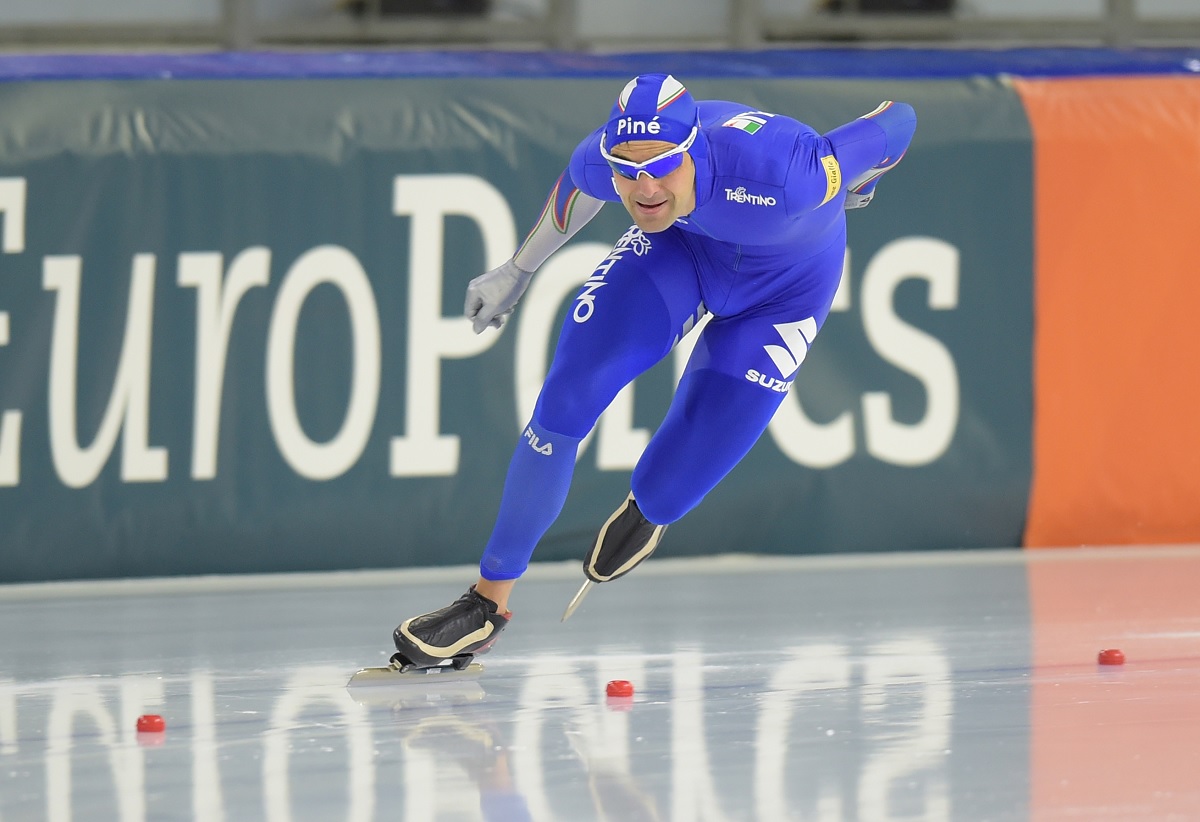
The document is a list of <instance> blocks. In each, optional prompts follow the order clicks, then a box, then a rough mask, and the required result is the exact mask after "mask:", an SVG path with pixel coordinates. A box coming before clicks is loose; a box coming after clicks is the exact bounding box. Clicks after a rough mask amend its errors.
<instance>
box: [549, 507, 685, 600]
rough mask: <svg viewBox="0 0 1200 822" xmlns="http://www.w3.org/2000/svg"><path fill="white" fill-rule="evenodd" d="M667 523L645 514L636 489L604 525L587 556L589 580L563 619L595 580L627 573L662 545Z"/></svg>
mask: <svg viewBox="0 0 1200 822" xmlns="http://www.w3.org/2000/svg"><path fill="white" fill-rule="evenodd" d="M666 530H667V526H665V525H655V524H654V523H653V522H651V521H650V520H648V519H646V518H645V517H644V516H643V515H642V511H641V509H640V508H638V504H637V500H635V499H634V498H633V494H632V492H631V493H630V494H629V496H628V497H626V498H625V501H624V502H622V503H621V505H620V506H619V507H618V508H617V510H616V511H614V512H613V514H612V516H611V517H609V518H608V521H607V522H605V523H604V525H603V526H601V528H600V533H599V534H597V535H596V541H595V542H594V543H592V547H591V548H590V549H589V550H588V552H587V555H586V556H584V558H583V575H584V576H586V577H587V582H585V583H583V587H582V588H580V589H579V592H578V593H577V594H575V598H574V599H572V600H571V604H570V605H568V606H567V610H566V613H564V614H563V622H566V621H567V617H569V616H571V614H573V613H575V609H576V608H578V607H579V603H581V602H583V598H584V597H585V596H587V593H588V591H589V590H591V587H592V585H593V584H595V583H599V582H608V581H610V580H614V579H617V578H618V577H623V576H625V575H626V574H628V573H629V572H630V571H632V570H633V569H634V568H636V567H637V566H638V565H640V564H641V563H642V562H644V561H645V560H646V559H647V558H648V557H649V556H650V555H651V554H652V553H654V549H655V548H657V547H658V543H659V541H660V540H661V539H662V535H663V532H664V531H666Z"/></svg>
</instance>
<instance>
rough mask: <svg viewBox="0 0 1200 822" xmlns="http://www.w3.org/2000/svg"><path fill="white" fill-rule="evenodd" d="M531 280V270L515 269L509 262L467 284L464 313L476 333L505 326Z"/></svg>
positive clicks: (514, 265) (515, 265) (515, 266)
mask: <svg viewBox="0 0 1200 822" xmlns="http://www.w3.org/2000/svg"><path fill="white" fill-rule="evenodd" d="M532 277H533V272H532V271H525V270H523V269H520V268H517V264H516V263H514V262H513V261H512V260H509V261H508V262H506V263H505V264H504V265H502V266H500V267H499V268H493V269H492V270H491V271H489V272H487V273H486V274H480V275H479V276H478V277H476V278H475V279H473V280H471V282H470V283H468V284H467V299H466V302H465V303H463V313H464V314H466V315H467V319H468V320H470V321H471V325H472V327H474V329H475V333H476V334H481V333H483V329H485V328H487V327H488V326H489V325H490V326H491V327H492V328H499V327H500V326H502V325H504V321H505V320H507V319H508V318H509V315H511V314H512V312H513V306H515V305H516V304H517V300H519V299H521V295H522V294H524V293H525V289H526V288H528V287H529V280H530V278H532Z"/></svg>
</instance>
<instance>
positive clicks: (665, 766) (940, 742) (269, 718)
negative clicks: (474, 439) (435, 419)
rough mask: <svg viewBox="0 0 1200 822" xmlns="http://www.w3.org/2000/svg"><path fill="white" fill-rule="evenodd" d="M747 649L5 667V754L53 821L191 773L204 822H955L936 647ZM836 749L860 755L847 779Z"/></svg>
mask: <svg viewBox="0 0 1200 822" xmlns="http://www.w3.org/2000/svg"><path fill="white" fill-rule="evenodd" d="M747 659H748V657H746V656H745V655H736V656H735V657H733V658H730V656H729V655H727V654H726V655H722V656H714V657H707V656H706V655H705V653H704V651H703V650H702V649H700V648H687V647H683V648H679V649H677V650H676V651H675V652H674V653H672V654H668V655H654V656H651V655H642V654H638V653H636V652H630V651H628V650H624V651H621V652H613V653H600V654H598V655H597V656H595V657H586V658H580V657H573V656H568V655H564V654H545V655H541V656H535V657H533V658H530V659H527V660H522V661H521V664H520V665H519V666H516V665H513V664H506V663H504V661H503V658H502V657H497V658H496V660H495V661H496V663H497V664H494V665H490V666H489V669H488V673H487V674H486V675H485V676H484V677H483V678H482V679H481V680H476V681H471V680H465V681H462V682H453V681H449V680H446V681H440V682H438V683H436V685H435V684H429V685H425V686H418V687H413V686H412V684H411V683H410V682H405V683H404V684H403V685H402V686H401V687H397V688H391V687H370V688H355V689H350V690H349V691H348V690H347V689H346V688H345V687H344V682H345V674H346V672H345V671H343V670H340V669H336V668H332V667H319V668H312V667H304V668H297V669H294V670H290V671H283V672H280V673H273V674H271V675H269V676H268V675H261V676H260V677H259V678H258V679H255V680H252V681H249V682H248V681H247V680H246V679H245V678H241V679H235V678H228V679H222V678H221V677H220V676H218V675H214V674H213V673H212V672H210V671H195V672H193V673H192V674H190V675H189V676H187V677H176V678H161V677H156V676H128V677H121V678H119V679H103V678H98V677H92V678H78V679H69V680H61V681H56V682H52V683H32V684H28V685H23V684H21V683H15V682H11V681H10V682H7V683H4V684H3V685H2V686H0V745H2V746H3V747H2V748H0V750H2V751H3V754H4V757H5V760H4V763H5V764H9V765H12V764H14V763H15V761H16V760H20V761H22V762H28V761H29V758H30V757H33V756H39V757H40V758H41V759H42V760H43V768H42V770H43V771H44V791H43V792H42V795H43V796H44V797H45V803H46V804H45V815H46V818H47V819H49V820H50V821H51V822H65V820H71V819H74V818H113V819H119V820H122V822H126V821H131V820H143V819H147V818H153V817H154V815H155V814H154V813H153V812H152V811H153V809H152V808H151V804H150V803H151V802H152V801H158V799H157V798H158V797H161V796H163V795H164V794H170V795H171V796H172V797H173V801H172V802H171V807H173V808H175V809H176V810H178V809H179V808H180V807H188V802H187V800H186V799H185V798H184V797H181V796H180V795H179V791H178V790H175V791H174V793H172V789H173V788H177V787H178V786H180V785H183V786H185V787H186V790H187V793H188V794H190V800H191V801H190V811H191V816H192V817H193V818H195V819H198V820H205V821H206V822H209V821H210V820H215V822H222V820H225V819H233V818H245V817H246V815H247V814H249V815H250V816H257V817H260V818H263V819H266V820H270V822H290V820H292V819H296V818H313V817H314V816H316V817H319V818H338V819H349V820H355V821H356V822H358V821H360V820H363V821H365V820H372V819H383V818H393V817H395V816H401V817H402V818H404V819H406V820H409V821H410V822H426V821H427V820H428V822H434V821H435V820H437V819H442V818H446V816H447V815H449V816H453V817H454V818H465V819H471V818H478V819H487V820H489V822H490V820H495V819H508V820H516V822H521V821H522V820H526V819H528V820H557V819H579V820H585V819H613V820H616V819H620V820H623V821H624V822H630V821H632V822H637V820H668V819H669V820H672V822H690V821H691V820H695V822H729V821H731V820H737V819H747V818H755V819H764V820H765V819H770V820H781V821H782V820H789V819H806V820H809V819H818V820H826V819H828V820H835V819H845V818H854V817H857V818H873V819H889V818H909V817H912V818H921V819H926V820H939V819H949V818H950V806H949V799H948V780H949V774H948V773H947V767H946V760H945V755H944V754H945V752H946V750H947V749H948V748H949V747H950V734H951V722H952V718H953V714H954V705H953V689H952V681H953V677H952V671H951V669H950V664H949V661H948V659H947V657H946V654H945V652H944V649H943V648H942V647H941V646H939V645H938V643H937V642H936V641H934V640H933V639H929V638H924V639H912V640H906V641H902V642H901V641H896V642H885V643H882V644H877V645H874V646H870V647H868V648H867V649H866V652H865V653H864V652H863V649H862V648H857V649H855V650H854V652H852V651H851V649H850V648H848V647H845V646H842V645H839V644H836V643H819V644H812V645H803V646H798V647H795V648H791V649H786V650H784V651H782V652H778V653H777V654H776V655H775V656H774V657H773V658H772V659H771V660H769V661H767V662H764V661H762V660H759V659H757V658H755V659H753V660H752V661H749V662H748V661H747ZM618 678H621V679H629V680H631V681H633V682H635V683H637V684H638V693H637V695H636V696H635V698H634V699H633V701H632V703H626V706H625V707H626V708H627V709H626V710H618V709H617V708H618V707H619V706H618V705H616V704H612V703H609V702H608V701H607V700H606V699H605V697H604V685H605V683H606V682H607V681H609V680H611V679H618ZM142 713H162V714H163V715H164V716H166V717H167V718H168V729H167V734H166V737H165V741H164V744H163V745H162V746H161V747H160V748H149V747H144V746H142V745H139V744H138V742H137V739H136V738H135V737H136V735H135V733H134V727H135V719H136V717H137V716H138V715H140V714H142ZM41 728H44V729H45V732H44V736H41V735H40V734H39V733H38V732H37V731H38V729H41ZM18 729H22V730H23V731H24V734H25V735H24V736H23V737H21V736H18ZM830 757H833V758H839V759H840V760H842V761H843V762H845V761H850V762H854V763H856V764H855V765H854V773H855V776H854V785H853V786H848V785H847V784H846V783H845V772H844V770H841V769H833V770H830V769H829V768H828V767H827V763H824V764H823V760H826V759H828V758H830ZM80 774H84V775H86V778H74V777H75V776H76V775H80ZM848 788H850V789H849V790H848ZM5 794H8V792H7V790H5V791H3V792H0V795H5ZM8 795H11V794H8ZM898 802H900V803H901V805H902V806H903V807H900V808H899V810H900V811H903V812H898V808H897V803H898ZM4 809H5V806H4V804H3V800H0V811H2V810H4ZM385 810H386V812H385ZM0 818H3V815H2V814H0Z"/></svg>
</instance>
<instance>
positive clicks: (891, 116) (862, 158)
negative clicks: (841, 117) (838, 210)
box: [825, 100, 917, 209]
mask: <svg viewBox="0 0 1200 822" xmlns="http://www.w3.org/2000/svg"><path fill="white" fill-rule="evenodd" d="M916 128H917V113H916V112H915V111H914V110H913V107H912V106H910V105H909V104H908V103H900V102H895V101H892V100H885V101H884V102H883V103H881V104H880V105H879V107H878V108H876V109H875V110H874V111H872V112H871V113H870V114H864V115H863V116H862V117H859V118H858V119H857V120H853V121H851V122H849V123H846V124H845V125H844V126H838V127H837V128H835V129H834V130H833V131H831V132H829V133H828V134H826V135H825V139H826V140H828V141H829V143H830V145H831V146H832V148H833V152H834V156H836V157H837V161H838V164H839V165H840V166H841V171H842V175H843V178H844V179H845V181H846V183H845V185H846V208H847V209H851V208H862V207H863V206H865V205H867V203H869V202H871V198H872V197H874V196H875V186H876V185H877V184H878V182H879V178H880V177H882V176H883V175H884V174H886V173H887V172H888V171H890V170H891V169H893V168H895V167H896V165H897V164H898V163H899V162H900V160H901V158H903V157H904V153H905V152H906V151H908V146H909V143H911V142H912V138H913V133H914V132H915V131H916Z"/></svg>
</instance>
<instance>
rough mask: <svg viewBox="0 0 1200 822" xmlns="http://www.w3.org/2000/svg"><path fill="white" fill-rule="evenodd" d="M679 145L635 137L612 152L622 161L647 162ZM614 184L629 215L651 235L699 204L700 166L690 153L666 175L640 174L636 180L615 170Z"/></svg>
mask: <svg viewBox="0 0 1200 822" xmlns="http://www.w3.org/2000/svg"><path fill="white" fill-rule="evenodd" d="M673 148H675V145H674V144H673V143H664V142H662V141H661V140H631V141H629V142H627V143H621V144H620V145H618V146H614V147H613V149H612V154H613V156H614V157H620V158H621V159H622V160H629V161H631V162H635V163H644V162H645V161H647V160H650V159H652V158H654V157H657V156H659V155H660V154H663V153H664V152H667V151H670V150H671V149H673ZM613 185H614V186H616V188H617V194H618V195H620V197H621V202H622V204H624V206H625V210H626V211H628V212H629V216H631V217H633V221H634V222H635V223H636V224H637V227H638V228H640V229H641V230H642V231H644V232H646V233H647V234H653V233H655V232H658V231H663V230H665V229H667V228H669V227H670V226H671V224H672V223H674V222H675V220H677V219H678V218H680V217H685V216H687V215H688V214H691V213H692V209H694V208H695V207H696V166H695V164H694V163H693V162H692V158H691V156H690V155H688V154H687V153H686V152H685V153H684V154H683V162H682V163H681V164H680V166H679V168H677V169H675V170H674V171H672V172H671V173H670V174H665V175H663V176H662V177H651V176H650V175H649V174H646V173H642V174H639V175H638V177H637V179H636V180H631V179H629V178H628V177H625V176H622V175H620V174H617V173H616V172H613Z"/></svg>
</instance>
